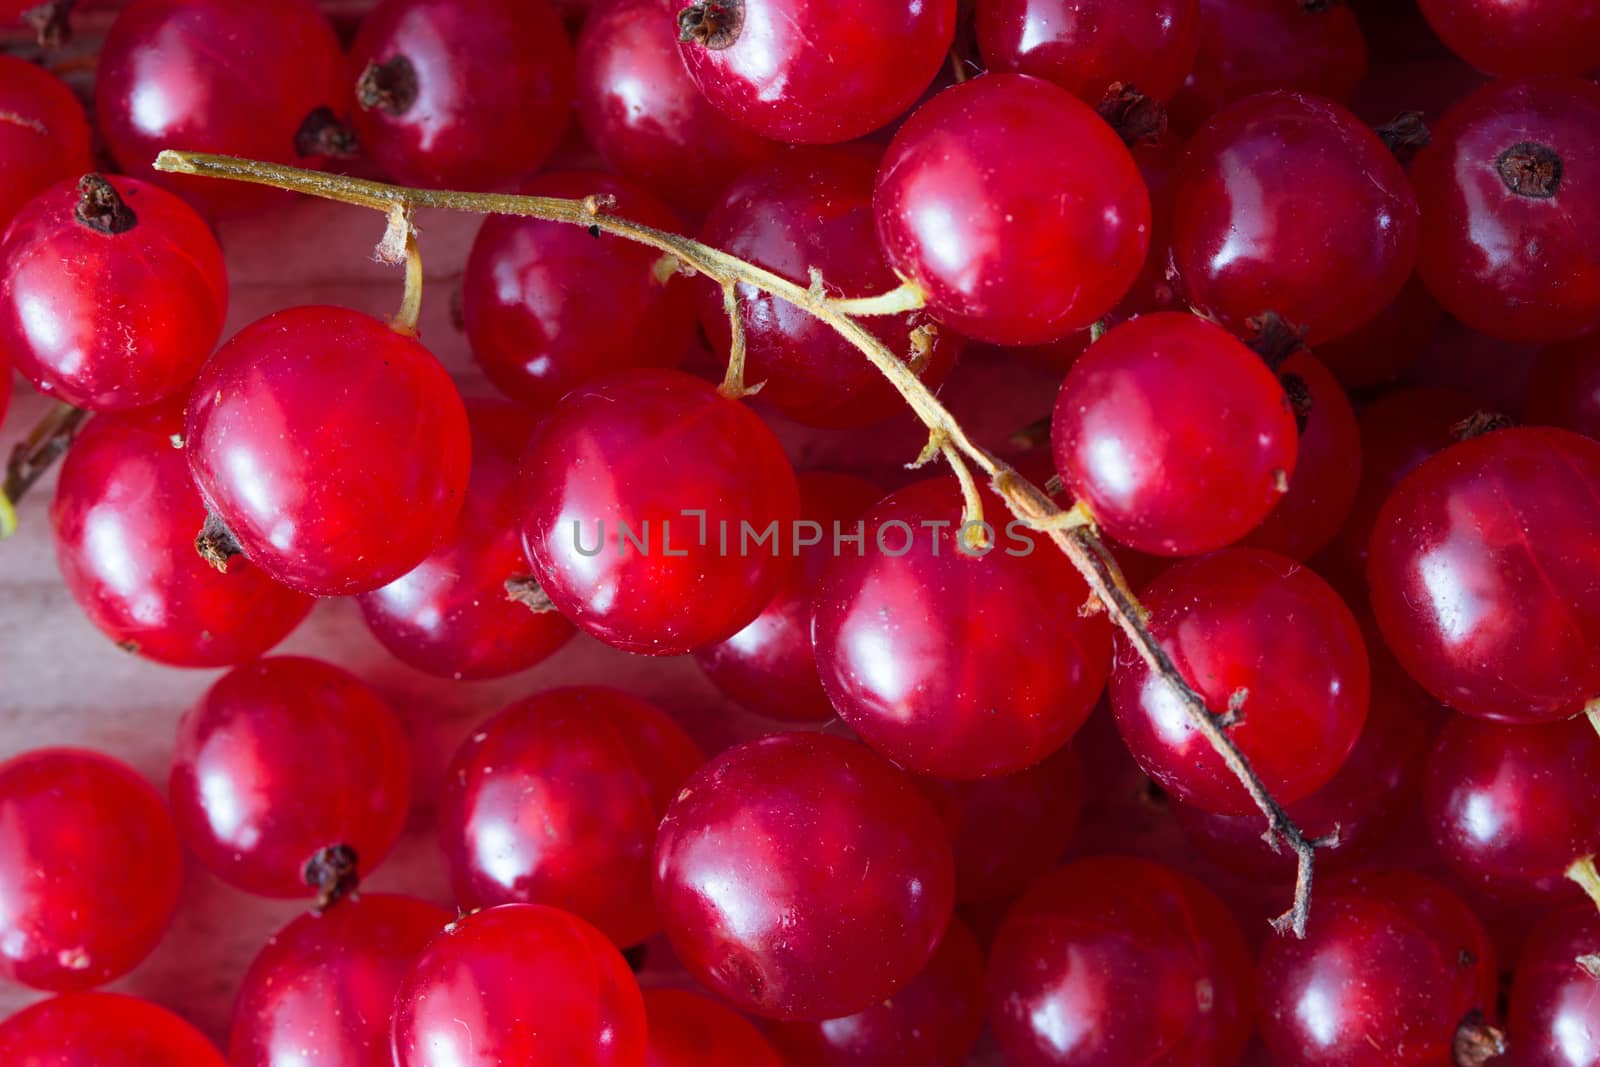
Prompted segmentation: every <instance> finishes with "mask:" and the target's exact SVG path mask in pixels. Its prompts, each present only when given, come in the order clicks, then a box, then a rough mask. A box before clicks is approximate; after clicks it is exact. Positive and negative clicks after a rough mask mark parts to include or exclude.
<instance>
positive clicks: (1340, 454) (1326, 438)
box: [1244, 352, 1361, 560]
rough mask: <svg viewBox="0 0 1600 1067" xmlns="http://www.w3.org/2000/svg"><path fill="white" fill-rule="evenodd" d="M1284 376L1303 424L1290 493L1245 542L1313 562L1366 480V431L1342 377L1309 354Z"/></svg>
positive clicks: (1289, 365)
mask: <svg viewBox="0 0 1600 1067" xmlns="http://www.w3.org/2000/svg"><path fill="white" fill-rule="evenodd" d="M1280 370H1281V371H1282V373H1281V375H1280V378H1281V380H1282V381H1283V383H1284V387H1285V391H1286V392H1288V393H1289V401H1290V403H1291V404H1292V405H1293V407H1294V410H1295V414H1296V418H1297V420H1298V421H1299V422H1300V434H1299V438H1300V446H1299V448H1298V450H1297V451H1296V454H1295V465H1294V477H1293V478H1291V479H1290V480H1289V491H1288V492H1287V493H1285V494H1283V496H1282V497H1281V498H1279V500H1278V504H1277V506H1276V507H1274V508H1273V509H1272V511H1271V512H1270V513H1268V515H1267V517H1266V518H1265V519H1263V520H1262V522H1261V525H1260V526H1257V527H1256V528H1255V530H1254V531H1253V532H1251V534H1250V535H1249V536H1248V537H1246V538H1245V540H1244V543H1245V544H1247V545H1250V546H1252V547H1254V548H1264V549H1266V550H1268V551H1269V552H1276V553H1278V554H1279V555H1280V556H1288V557H1289V558H1290V559H1301V560H1303V559H1310V558H1311V557H1312V556H1314V555H1316V554H1317V553H1318V552H1320V551H1322V549H1323V548H1325V547H1326V546H1327V544H1328V542H1330V541H1332V540H1333V539H1334V537H1335V536H1337V535H1338V533H1339V529H1340V527H1342V526H1343V525H1344V520H1345V517H1346V516H1348V515H1349V514H1350V507H1351V505H1352V504H1354V503H1355V499H1356V491H1357V489H1358V488H1359V486H1360V482H1361V431H1360V429H1359V428H1357V426H1356V413H1355V411H1354V410H1353V409H1352V408H1351V407H1350V398H1349V397H1348V396H1346V395H1345V392H1344V389H1343V387H1341V386H1340V385H1339V382H1338V379H1336V378H1335V377H1334V376H1333V375H1332V374H1330V373H1328V369H1327V368H1326V367H1324V366H1323V365H1322V362H1321V361H1320V360H1318V359H1317V358H1316V357H1315V356H1313V355H1311V354H1310V353H1308V352H1300V353H1297V354H1295V355H1293V356H1290V357H1289V358H1288V359H1287V360H1285V361H1284V363H1283V366H1282V367H1281V368H1280Z"/></svg>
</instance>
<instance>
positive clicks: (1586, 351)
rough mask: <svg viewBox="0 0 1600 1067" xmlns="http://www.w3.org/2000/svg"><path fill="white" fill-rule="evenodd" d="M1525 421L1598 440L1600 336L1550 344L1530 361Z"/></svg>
mask: <svg viewBox="0 0 1600 1067" xmlns="http://www.w3.org/2000/svg"><path fill="white" fill-rule="evenodd" d="M1522 416H1523V419H1524V421H1526V422H1529V423H1533V424H1535V425H1539V426H1557V427H1560V428H1561V429H1563V430H1571V431H1572V432H1573V433H1581V434H1583V435H1584V436H1585V437H1592V438H1595V439H1597V440H1600V334H1591V335H1590V336H1588V337H1580V338H1579V339H1578V340H1576V341H1569V342H1568V343H1566V344H1561V345H1551V346H1550V347H1549V348H1546V349H1545V350H1544V351H1542V352H1540V353H1539V358H1538V359H1536V360H1534V361H1533V371H1532V373H1531V374H1530V375H1529V376H1528V395H1527V398H1526V400H1525V401H1524V402H1523V407H1522Z"/></svg>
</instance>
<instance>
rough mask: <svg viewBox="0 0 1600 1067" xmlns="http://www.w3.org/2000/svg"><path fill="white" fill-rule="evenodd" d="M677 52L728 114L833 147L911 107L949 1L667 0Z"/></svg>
mask: <svg viewBox="0 0 1600 1067" xmlns="http://www.w3.org/2000/svg"><path fill="white" fill-rule="evenodd" d="M674 7H676V9H677V13H678V27H679V35H678V41H679V44H678V51H679V53H680V54H681V55H682V56H683V63H684V66H685V67H686V68H687V69H688V71H689V76H690V77H691V78H693V79H694V81H695V84H696V85H698V86H699V87H700V91H701V92H702V93H704V94H705V95H706V97H707V98H709V99H710V101H711V102H712V103H713V104H715V105H716V106H717V107H718V108H720V109H721V110H722V111H723V113H724V114H725V115H726V116H728V117H729V118H730V119H732V120H734V121H737V122H739V123H742V124H743V125H745V126H746V127H748V128H750V129H751V130H754V131H755V132H756V133H759V134H761V135H762V136H763V137H771V138H774V139H776V140H780V141H796V142H801V143H805V144H834V143H837V142H840V141H849V140H853V139H854V138H857V137H860V136H861V135H862V134H864V133H870V132H871V131H873V130H875V129H877V128H878V127H880V126H883V125H884V124H886V123H888V122H889V121H890V120H891V119H893V118H894V117H895V116H897V115H899V114H900V113H901V112H903V111H905V110H906V108H908V107H910V106H911V105H912V104H913V103H914V102H915V101H916V99H917V97H918V96H920V95H921V94H922V92H923V90H925V89H926V88H927V87H928V83H929V82H931V81H932V80H933V76H934V75H935V74H936V73H938V71H939V68H940V67H941V66H942V65H943V64H944V62H945V58H946V56H947V54H948V53H949V51H950V42H951V40H952V39H953V37H954V36H955V24H956V0H827V2H819V0H676V3H675V4H674Z"/></svg>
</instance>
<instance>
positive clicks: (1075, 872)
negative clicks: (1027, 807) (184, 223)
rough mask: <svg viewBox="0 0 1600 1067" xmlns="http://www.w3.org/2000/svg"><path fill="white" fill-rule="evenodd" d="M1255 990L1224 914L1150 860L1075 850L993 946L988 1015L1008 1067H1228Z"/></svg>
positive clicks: (1016, 910)
mask: <svg viewBox="0 0 1600 1067" xmlns="http://www.w3.org/2000/svg"><path fill="white" fill-rule="evenodd" d="M1254 1001H1255V991H1254V975H1253V974H1252V969H1251V959H1250V950H1249V948H1248V947H1247V946H1246V945H1245V941H1244V935H1243V934H1241V933H1240V932H1239V926H1238V924H1237V923H1236V922H1235V921H1234V919H1233V916H1231V915H1229V914H1228V911H1227V909H1226V908H1225V907H1224V906H1223V904H1222V902H1221V901H1220V900H1218V899H1217V898H1216V896H1215V895H1214V894H1212V892H1211V891H1210V890H1208V889H1206V888H1205V887H1204V886H1202V885H1201V884H1200V883H1199V882H1197V881H1195V880H1194V879H1193V878H1190V877H1189V876H1188V875H1185V874H1181V873H1179V872H1178V871H1174V870H1170V869H1168V868H1166V867H1163V866H1161V865H1160V864H1156V863H1151V862H1149V861H1147V860H1137V859H1122V858H1118V857H1104V858H1099V859H1091V860H1083V861H1080V862H1078V863H1073V864H1070V865H1068V866H1066V867H1062V868H1060V869H1058V870H1056V871H1054V872H1052V873H1051V874H1048V875H1046V876H1044V877H1043V878H1040V879H1039V880H1038V881H1036V882H1034V884H1033V885H1032V886H1031V887H1029V889H1028V891H1027V892H1026V893H1024V894H1023V896H1022V899H1021V900H1019V901H1017V903H1016V905H1015V906H1013V907H1012V909H1011V911H1010V913H1009V914H1008V915H1007V916H1006V920H1005V924H1004V925H1003V926H1002V927H1001V928H1000V933H999V934H998V935H997V936H996V938H995V942H994V946H993V947H992V948H991V950H990V953H989V1011H990V1020H991V1022H992V1023H993V1025H994V1030H995V1037H996V1038H998V1039H999V1042H1000V1047H1001V1048H1002V1049H1003V1050H1004V1051H1005V1054H1006V1061H1007V1062H1008V1063H1011V1064H1014V1065H1015V1067H1123V1065H1126V1064H1132V1063H1139V1064H1149V1065H1151V1067H1169V1065H1170V1067H1178V1065H1180V1064H1181V1065H1183V1067H1232V1065H1233V1064H1235V1063H1237V1062H1238V1061H1239V1056H1240V1053H1241V1051H1242V1050H1243V1048H1244V1043H1245V1040H1246V1039H1247V1038H1248V1037H1249V1036H1250V1029H1251V1024H1252V1023H1253V1021H1254V1018H1255V1013H1254V1011H1253V1008H1254Z"/></svg>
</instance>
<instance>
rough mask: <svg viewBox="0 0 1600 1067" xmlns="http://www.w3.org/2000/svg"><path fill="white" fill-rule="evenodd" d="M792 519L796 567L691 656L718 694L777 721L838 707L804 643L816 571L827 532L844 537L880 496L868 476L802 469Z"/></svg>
mask: <svg viewBox="0 0 1600 1067" xmlns="http://www.w3.org/2000/svg"><path fill="white" fill-rule="evenodd" d="M798 481H799V486H800V525H801V526H805V524H806V523H815V524H816V527H815V529H814V530H813V529H811V528H809V527H807V528H806V530H805V537H804V539H805V540H810V539H811V537H812V535H813V534H814V535H815V537H816V541H815V543H813V544H808V545H805V546H803V547H802V546H800V544H799V541H800V540H801V538H800V537H799V536H798V535H797V536H796V549H797V551H799V553H800V563H799V565H798V566H795V567H792V568H790V570H789V571H788V573H787V574H786V576H785V577H784V579H783V584H782V585H781V586H779V588H778V592H777V594H776V595H774V596H773V598H772V602H771V603H769V604H768V605H767V606H766V607H765V608H764V609H762V612H761V614H760V615H757V616H756V617H755V620H754V621H752V622H751V623H750V625H748V626H746V627H745V628H744V629H742V630H740V631H739V632H738V633H736V634H734V635H733V636H732V637H730V638H728V639H727V640H726V641H721V642H718V643H717V644H714V645H706V646H705V647H703V648H699V649H696V650H695V653H694V659H695V662H696V663H698V664H699V665H700V669H701V670H703V671H705V673H706V677H707V678H709V679H711V684H713V685H715V686H716V687H717V688H718V689H719V690H720V691H721V692H722V694H723V695H724V696H726V697H728V698H729V699H730V700H734V701H737V702H738V703H740V704H742V705H744V706H745V707H746V708H748V709H750V710H751V711H753V712H755V713H757V714H758V715H765V716H766V717H767V718H769V719H778V720H780V721H783V722H826V721H827V720H828V719H831V718H833V717H834V716H835V715H836V714H838V713H837V712H836V711H835V710H834V707H833V704H832V702H831V701H829V700H828V694H827V693H826V692H824V691H823V688H822V679H821V678H819V677H818V676H817V658H816V654H815V653H814V652H813V650H812V645H811V611H812V605H813V600H814V598H815V594H816V591H817V587H818V585H819V584H820V582H821V581H822V574H823V571H824V570H825V569H826V568H827V566H828V562H829V561H830V560H831V559H833V543H834V534H835V531H836V530H837V531H838V532H839V533H841V534H843V535H845V536H850V535H851V534H852V533H853V532H854V530H855V524H856V522H857V521H858V520H859V519H860V518H861V515H862V513H863V512H865V511H866V510H867V509H868V508H870V507H871V506H872V505H873V504H875V503H877V502H878V500H879V499H880V498H881V497H882V496H883V491H882V490H881V489H879V488H878V487H877V486H875V485H873V484H872V483H871V482H867V481H863V480H862V479H860V478H855V477H852V476H850V475H848V474H824V473H818V472H809V473H805V474H801V475H800V476H799V479H798Z"/></svg>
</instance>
